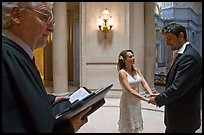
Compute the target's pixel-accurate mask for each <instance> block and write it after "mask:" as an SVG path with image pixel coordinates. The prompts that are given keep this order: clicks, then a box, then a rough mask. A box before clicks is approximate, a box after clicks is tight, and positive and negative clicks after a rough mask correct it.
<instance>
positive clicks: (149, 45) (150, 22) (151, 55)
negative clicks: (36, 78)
mask: <svg viewBox="0 0 204 135" xmlns="http://www.w3.org/2000/svg"><path fill="white" fill-rule="evenodd" d="M144 5H145V6H144V7H145V64H144V65H145V68H144V69H145V78H146V81H147V82H148V84H149V85H150V87H151V88H152V89H154V61H155V26H154V2H145V4H144Z"/></svg>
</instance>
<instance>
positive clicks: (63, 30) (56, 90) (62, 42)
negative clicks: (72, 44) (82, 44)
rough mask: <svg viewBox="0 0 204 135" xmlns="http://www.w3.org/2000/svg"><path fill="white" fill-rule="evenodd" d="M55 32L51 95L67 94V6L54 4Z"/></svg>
mask: <svg viewBox="0 0 204 135" xmlns="http://www.w3.org/2000/svg"><path fill="white" fill-rule="evenodd" d="M54 18H55V28H54V29H55V31H54V33H53V50H52V51H53V52H52V54H53V94H55V95H63V94H67V93H68V70H67V69H68V68H67V67H68V62H67V56H68V55H67V41H68V40H67V5H66V2H55V3H54Z"/></svg>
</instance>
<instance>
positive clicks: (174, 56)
mask: <svg viewBox="0 0 204 135" xmlns="http://www.w3.org/2000/svg"><path fill="white" fill-rule="evenodd" d="M177 56H178V53H177V52H176V53H175V54H174V55H173V59H172V62H171V66H172V65H173V63H174V61H175V59H176V57H177Z"/></svg>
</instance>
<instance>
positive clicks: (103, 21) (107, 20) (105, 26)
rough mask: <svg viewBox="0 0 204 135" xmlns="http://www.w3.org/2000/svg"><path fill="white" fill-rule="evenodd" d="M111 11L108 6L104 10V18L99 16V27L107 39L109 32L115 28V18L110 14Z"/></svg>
mask: <svg viewBox="0 0 204 135" xmlns="http://www.w3.org/2000/svg"><path fill="white" fill-rule="evenodd" d="M109 14H110V12H109V11H108V10H107V8H106V9H105V10H104V11H103V12H102V18H101V16H99V18H98V20H97V23H98V28H99V30H101V31H102V32H103V33H104V38H105V39H106V37H107V34H108V33H109V31H110V30H111V29H112V28H113V18H112V16H109Z"/></svg>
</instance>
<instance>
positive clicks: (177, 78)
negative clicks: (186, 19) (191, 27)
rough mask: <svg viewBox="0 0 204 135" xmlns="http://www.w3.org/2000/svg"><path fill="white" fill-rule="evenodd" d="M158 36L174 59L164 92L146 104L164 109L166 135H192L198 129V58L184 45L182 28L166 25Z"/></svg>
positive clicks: (194, 52) (199, 63) (187, 45)
mask: <svg viewBox="0 0 204 135" xmlns="http://www.w3.org/2000/svg"><path fill="white" fill-rule="evenodd" d="M162 34H163V36H164V39H165V41H166V45H167V46H169V47H170V48H171V50H172V51H173V52H174V53H175V52H176V53H177V54H176V55H177V56H176V58H175V60H174V62H173V63H172V66H171V68H170V71H169V72H168V74H167V80H166V86H165V90H164V91H162V92H161V93H160V94H159V95H157V96H156V97H150V102H149V103H152V104H154V105H157V106H159V107H161V106H164V105H165V115H164V123H165V125H166V131H165V132H166V133H195V131H196V130H197V129H199V128H200V126H201V116H200V111H201V107H200V106H201V100H200V98H201V88H202V83H201V81H202V58H201V56H200V55H199V53H198V52H197V51H196V50H195V49H194V48H193V47H192V46H191V44H190V43H189V42H187V35H186V30H185V27H183V26H181V25H179V24H175V23H173V24H169V25H167V26H165V27H164V28H163V30H162Z"/></svg>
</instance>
